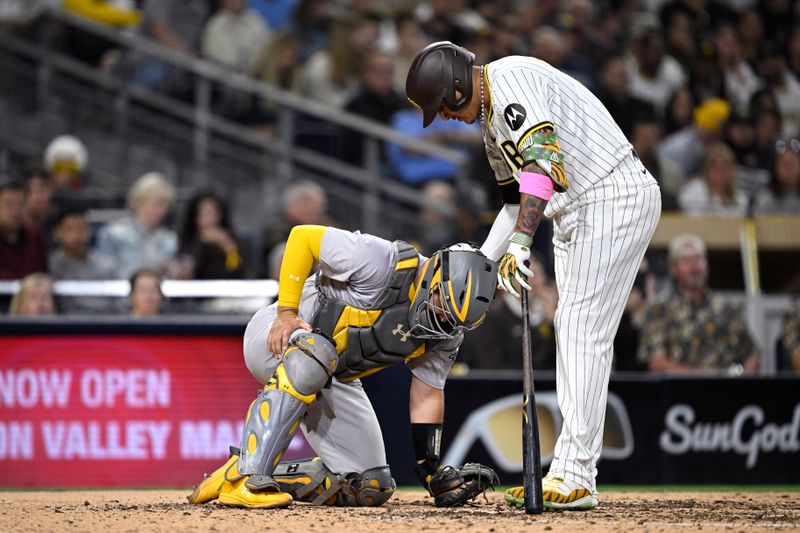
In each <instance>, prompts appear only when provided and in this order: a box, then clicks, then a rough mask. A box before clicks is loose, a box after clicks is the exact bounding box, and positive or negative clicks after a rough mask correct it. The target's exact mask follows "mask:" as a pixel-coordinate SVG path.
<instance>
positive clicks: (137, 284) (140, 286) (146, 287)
mask: <svg viewBox="0 0 800 533" xmlns="http://www.w3.org/2000/svg"><path fill="white" fill-rule="evenodd" d="M130 283H131V292H130V294H129V295H128V301H129V302H130V304H131V316H133V317H134V318H140V317H145V316H154V315H158V314H160V313H161V306H162V305H163V304H164V293H163V292H162V291H161V276H160V275H159V274H158V272H155V271H153V270H146V269H143V270H137V271H136V272H134V274H133V275H132V276H131V279H130Z"/></svg>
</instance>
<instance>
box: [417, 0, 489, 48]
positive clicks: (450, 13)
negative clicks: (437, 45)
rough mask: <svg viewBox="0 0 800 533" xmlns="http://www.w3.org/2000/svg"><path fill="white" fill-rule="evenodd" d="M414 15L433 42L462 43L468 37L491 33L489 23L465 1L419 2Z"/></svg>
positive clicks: (439, 0) (433, 0) (435, 0)
mask: <svg viewBox="0 0 800 533" xmlns="http://www.w3.org/2000/svg"><path fill="white" fill-rule="evenodd" d="M414 15H415V17H416V19H417V20H418V21H419V22H420V24H421V25H422V29H423V31H424V32H425V33H426V34H428V35H430V36H431V37H432V38H433V40H434V41H452V42H454V43H462V42H464V41H466V40H467V38H468V37H470V36H473V35H479V34H484V35H485V34H488V33H489V32H490V31H491V27H490V25H489V22H488V21H487V20H486V19H484V18H483V17H482V16H480V14H479V13H478V12H477V11H475V10H473V9H472V8H470V6H469V2H467V0H432V1H431V2H420V3H418V4H417V7H416V9H415V11H414Z"/></svg>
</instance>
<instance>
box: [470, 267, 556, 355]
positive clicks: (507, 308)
mask: <svg viewBox="0 0 800 533" xmlns="http://www.w3.org/2000/svg"><path fill="white" fill-rule="evenodd" d="M531 270H532V271H533V275H534V278H535V279H536V283H533V284H531V290H530V291H529V292H528V294H529V311H530V315H529V325H530V329H531V343H532V344H533V346H534V347H535V348H534V350H533V358H534V360H533V367H534V368H536V369H537V370H551V369H554V368H555V367H556V341H555V335H554V329H553V319H554V317H555V311H556V302H557V300H558V291H557V290H556V287H555V284H554V283H553V281H552V280H551V279H549V276H548V275H547V273H546V271H545V269H544V267H543V265H542V262H541V260H540V258H539V256H538V255H537V254H534V255H533V256H532V262H531ZM520 346H522V308H521V306H520V304H519V298H517V297H516V296H513V295H512V294H510V293H507V292H505V291H499V292H498V293H497V294H496V295H495V299H494V302H492V307H491V310H490V312H489V314H487V315H486V320H485V321H484V323H483V325H482V326H481V334H480V335H467V336H466V337H465V338H464V345H463V346H462V353H463V356H462V357H463V361H464V363H466V364H467V366H469V368H472V369H508V370H519V369H520V368H522V360H521V359H520Z"/></svg>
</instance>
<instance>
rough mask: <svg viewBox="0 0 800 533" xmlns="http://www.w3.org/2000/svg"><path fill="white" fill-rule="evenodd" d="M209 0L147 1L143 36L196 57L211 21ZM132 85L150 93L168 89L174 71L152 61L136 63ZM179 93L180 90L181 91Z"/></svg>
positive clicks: (149, 59)
mask: <svg viewBox="0 0 800 533" xmlns="http://www.w3.org/2000/svg"><path fill="white" fill-rule="evenodd" d="M208 12H209V8H208V3H207V2H206V0H146V1H145V3H144V18H143V20H142V24H141V26H140V27H141V30H142V33H143V35H145V36H146V37H149V38H151V39H153V40H154V41H155V42H157V43H158V44H160V45H162V46H166V47H167V48H170V49H172V50H173V51H176V52H179V53H182V54H187V55H195V52H196V50H197V47H198V43H199V41H200V35H201V33H202V31H203V26H204V24H205V22H206V18H207V17H208ZM133 63H134V64H133V73H132V75H133V81H134V82H135V83H138V84H140V85H144V86H146V87H149V88H151V89H162V88H163V89H166V88H170V89H173V90H175V87H167V84H168V82H169V81H173V82H174V81H175V80H170V79H169V78H170V74H171V69H170V67H169V66H168V65H166V64H164V63H162V62H160V61H158V60H157V59H154V58H152V57H138V58H136V59H134V61H133ZM178 90H179V89H178Z"/></svg>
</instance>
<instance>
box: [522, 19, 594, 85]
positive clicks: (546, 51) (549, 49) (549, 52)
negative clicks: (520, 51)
mask: <svg viewBox="0 0 800 533" xmlns="http://www.w3.org/2000/svg"><path fill="white" fill-rule="evenodd" d="M568 52H569V50H567V46H566V43H565V42H564V39H563V38H562V36H561V33H560V32H559V31H558V30H556V29H555V28H553V27H552V26H541V27H539V28H537V29H536V31H535V32H534V33H533V36H532V37H531V55H532V56H533V57H536V58H538V59H541V60H542V61H544V62H545V63H548V64H549V65H552V66H554V67H556V68H557V69H562V70H564V58H565V57H566V55H567V53H568ZM581 81H585V80H581Z"/></svg>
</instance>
